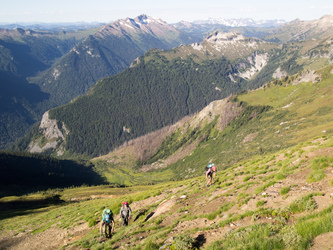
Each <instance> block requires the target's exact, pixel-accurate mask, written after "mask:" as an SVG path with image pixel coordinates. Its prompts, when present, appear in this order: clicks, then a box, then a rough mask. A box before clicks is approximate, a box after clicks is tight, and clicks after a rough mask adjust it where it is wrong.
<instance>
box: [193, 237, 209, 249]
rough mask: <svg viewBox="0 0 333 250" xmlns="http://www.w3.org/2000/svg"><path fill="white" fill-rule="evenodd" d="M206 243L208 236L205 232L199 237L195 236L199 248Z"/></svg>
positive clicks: (195, 244) (196, 245)
mask: <svg viewBox="0 0 333 250" xmlns="http://www.w3.org/2000/svg"><path fill="white" fill-rule="evenodd" d="M205 243H206V238H205V235H204V234H199V235H198V237H197V238H195V243H194V247H195V248H197V249H200V248H201V247H202V246H203V244H205Z"/></svg>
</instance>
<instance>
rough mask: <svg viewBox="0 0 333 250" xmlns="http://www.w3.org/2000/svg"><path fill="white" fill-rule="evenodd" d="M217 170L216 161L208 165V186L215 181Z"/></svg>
mask: <svg viewBox="0 0 333 250" xmlns="http://www.w3.org/2000/svg"><path fill="white" fill-rule="evenodd" d="M216 172H217V168H216V166H215V165H214V163H209V164H208V166H207V167H206V179H207V187H209V186H211V185H212V183H213V178H214V177H215V175H216Z"/></svg>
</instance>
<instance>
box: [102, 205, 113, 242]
mask: <svg viewBox="0 0 333 250" xmlns="http://www.w3.org/2000/svg"><path fill="white" fill-rule="evenodd" d="M103 226H105V236H106V237H109V238H110V237H111V232H112V233H113V232H114V219H113V213H112V211H111V209H109V208H106V209H104V210H103V213H102V221H101V223H100V227H99V231H100V236H102V229H103ZM107 227H108V230H107Z"/></svg>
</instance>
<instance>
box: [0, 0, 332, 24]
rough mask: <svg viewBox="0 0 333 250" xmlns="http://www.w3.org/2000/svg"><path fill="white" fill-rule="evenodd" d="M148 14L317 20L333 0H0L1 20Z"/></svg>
mask: <svg viewBox="0 0 333 250" xmlns="http://www.w3.org/2000/svg"><path fill="white" fill-rule="evenodd" d="M140 14H147V15H148V16H152V17H159V18H161V19H163V20H164V21H166V22H168V23H175V22H179V21H181V20H185V21H190V22H191V21H194V20H200V19H208V18H209V17H212V18H226V19H228V18H253V19H255V20H261V19H265V20H269V19H284V20H286V21H292V20H294V19H296V18H299V19H301V20H314V19H319V18H320V17H322V16H324V15H327V14H333V1H332V0H311V1H309V0H303V1H301V0H279V1H270V0H252V1H249V0H228V1H225V0H204V1H198V0H165V1H163V0H139V1H138V0H123V1H122V0H56V1H49V0H45V1H40V0H0V23H14V22H48V23H49V22H77V21H85V22H94V21H97V22H106V23H108V22H112V21H115V20H117V19H124V18H126V17H132V18H134V17H136V16H138V15H140Z"/></svg>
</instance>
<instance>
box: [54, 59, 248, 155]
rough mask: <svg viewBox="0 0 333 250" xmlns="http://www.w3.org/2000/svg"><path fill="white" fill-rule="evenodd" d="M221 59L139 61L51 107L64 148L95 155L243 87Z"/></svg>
mask: <svg viewBox="0 0 333 250" xmlns="http://www.w3.org/2000/svg"><path fill="white" fill-rule="evenodd" d="M232 72H233V66H232V64H231V63H230V62H229V61H228V60H226V59H224V58H223V59H219V60H214V61H205V62H202V63H201V64H198V63H195V62H194V61H193V60H191V59H187V60H181V59H175V60H172V61H167V60H166V59H165V58H159V59H156V60H150V61H148V62H147V63H143V62H142V63H139V64H138V65H136V66H135V67H132V68H129V69H127V70H125V71H124V72H122V73H120V74H118V75H116V76H113V77H110V78H105V79H103V80H101V81H99V82H98V83H97V84H96V86H95V87H94V88H92V89H91V90H90V91H89V93H88V94H87V95H85V96H83V97H80V98H78V99H77V100H76V101H75V102H72V103H69V104H67V105H64V106H62V107H59V108H56V109H53V110H51V111H50V117H51V118H52V119H56V120H57V121H59V124H60V123H61V122H64V124H65V126H66V128H67V129H68V130H69V131H70V133H69V135H68V136H67V138H66V149H67V150H70V151H71V152H72V153H77V154H86V155H93V156H96V155H100V154H105V153H107V152H109V151H110V150H112V149H113V148H114V147H116V146H119V145H120V144H122V143H123V142H125V141H126V140H129V139H131V138H135V137H138V136H140V135H143V134H146V133H148V132H151V131H154V130H156V129H159V128H162V127H164V126H166V125H169V124H172V123H174V122H176V121H178V120H179V119H181V118H182V117H184V116H186V115H188V114H192V113H195V112H196V111H199V110H201V109H202V108H203V107H205V106H206V105H207V104H208V103H210V102H211V101H213V100H217V99H221V98H224V97H226V96H228V95H230V94H231V93H235V92H238V91H240V90H242V89H245V88H246V83H245V81H244V82H242V81H240V82H241V83H235V82H231V80H230V79H229V77H228V75H229V74H230V73H232Z"/></svg>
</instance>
